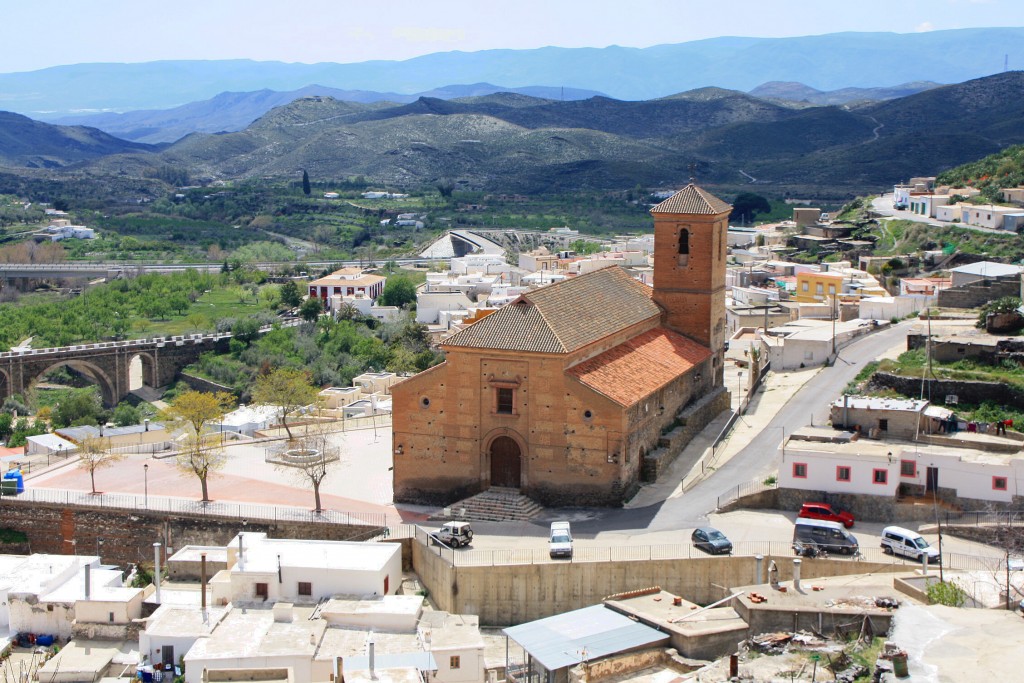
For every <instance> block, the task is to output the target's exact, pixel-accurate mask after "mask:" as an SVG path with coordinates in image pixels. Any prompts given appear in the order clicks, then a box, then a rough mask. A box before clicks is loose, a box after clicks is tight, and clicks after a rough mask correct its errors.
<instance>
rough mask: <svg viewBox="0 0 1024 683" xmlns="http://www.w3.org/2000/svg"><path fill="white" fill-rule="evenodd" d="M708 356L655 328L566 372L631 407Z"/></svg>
mask: <svg viewBox="0 0 1024 683" xmlns="http://www.w3.org/2000/svg"><path fill="white" fill-rule="evenodd" d="M710 356H711V349H709V348H707V347H706V346H701V345H700V344H698V343H697V342H695V341H693V340H692V339H687V338H686V337H684V336H683V335H681V334H677V333H676V332H672V331H671V330H668V329H665V328H663V327H657V328H654V329H653V330H648V331H647V332H644V333H643V334H640V335H637V336H636V337H633V338H632V339H630V340H629V341H627V342H623V343H622V344H619V345H618V346H615V347H613V348H611V349H608V350H607V351H605V352H604V353H602V354H601V355H599V356H595V357H594V358H591V359H589V360H585V361H583V362H582V363H579V364H577V365H574V366H573V367H571V368H569V369H568V370H567V371H566V372H568V373H569V375H571V376H574V377H576V379H578V380H579V381H580V382H582V383H583V384H584V385H586V386H588V387H590V388H591V389H593V390H594V391H596V392H598V393H600V394H603V395H604V396H607V397H608V398H610V399H611V400H613V401H615V402H616V403H618V404H619V405H622V406H631V405H633V404H634V403H636V402H637V401H639V400H641V399H643V398H644V397H646V396H649V395H650V394H652V393H653V392H655V391H657V390H658V389H661V388H662V387H664V386H665V385H666V384H668V383H669V382H671V381H673V380H674V379H676V378H677V377H679V376H680V375H682V374H683V373H685V372H688V371H689V370H691V369H693V367H694V366H696V365H698V364H700V363H702V362H704V361H705V360H707V359H708V358H709V357H710Z"/></svg>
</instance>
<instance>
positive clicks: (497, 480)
mask: <svg viewBox="0 0 1024 683" xmlns="http://www.w3.org/2000/svg"><path fill="white" fill-rule="evenodd" d="M521 476H522V454H521V453H520V451H519V444H518V443H516V441H515V439H513V438H511V437H508V436H499V437H498V438H496V439H495V440H494V441H492V442H491V486H504V487H507V488H514V489H517V488H519V485H520V481H521Z"/></svg>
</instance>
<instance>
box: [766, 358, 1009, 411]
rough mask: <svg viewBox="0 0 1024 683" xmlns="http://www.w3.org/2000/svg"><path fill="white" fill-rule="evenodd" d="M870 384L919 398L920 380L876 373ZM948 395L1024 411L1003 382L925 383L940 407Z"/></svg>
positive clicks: (953, 381)
mask: <svg viewBox="0 0 1024 683" xmlns="http://www.w3.org/2000/svg"><path fill="white" fill-rule="evenodd" d="M773 367H774V365H773ZM871 384H872V386H875V387H880V388H885V389H893V390H895V391H896V392H897V393H900V394H903V395H904V396H919V395H920V393H921V378H920V377H903V376H901V375H893V374H890V373H887V372H876V373H875V374H873V375H872V376H871ZM948 395H955V396H957V397H958V398H959V400H960V402H961V403H973V404H976V405H977V404H981V403H983V402H985V401H995V402H996V403H1000V404H1002V405H1008V406H1013V407H1014V408H1024V392H1021V391H1018V390H1016V389H1014V388H1013V387H1011V386H1010V385H1008V384H1003V383H1001V382H966V381H962V380H939V379H931V378H927V379H926V380H925V397H928V396H931V397H932V399H933V400H934V401H935V402H936V403H939V404H941V403H942V402H943V401H944V400H945V398H946V396H948Z"/></svg>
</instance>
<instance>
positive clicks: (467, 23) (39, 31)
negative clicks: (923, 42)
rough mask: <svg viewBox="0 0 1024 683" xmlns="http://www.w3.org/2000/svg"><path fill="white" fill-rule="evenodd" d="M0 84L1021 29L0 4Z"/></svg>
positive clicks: (492, 8)
mask: <svg viewBox="0 0 1024 683" xmlns="http://www.w3.org/2000/svg"><path fill="white" fill-rule="evenodd" d="M0 7H2V11H0V22H2V26H3V29H2V36H3V39H2V40H0V73H13V72H19V71H32V70H35V69H41V68H45V67H49V66H59V65H63V64H78V63H88V62H148V61H154V60H161V59H255V60H274V61H283V62H304V63H314V62H342V63H345V62H362V61H367V60H372V59H388V60H404V59H409V58H411V57H416V56H419V55H423V54H429V53H432V52H449V51H452V50H462V51H467V52H475V51H478V50H488V49H496V48H514V49H528V48H537V47H544V46H549V45H551V46H558V47H606V46H608V45H620V46H624V47H649V46H651V45H659V44H665V43H682V42H687V41H691V40H700V39H704V38H715V37H719V36H725V35H731V36H754V37H786V36H802V35H818V34H824V33H837V32H842V31H892V32H895V33H912V32H915V31H934V30H943V29H955V28H970V27H996V26H1024V0H856V1H855V2H854V1H851V0H711V1H706V0H469V1H466V0H291V1H283V0H172V1H168V0H131V1H130V2H129V1H127V0H3V2H2V3H0Z"/></svg>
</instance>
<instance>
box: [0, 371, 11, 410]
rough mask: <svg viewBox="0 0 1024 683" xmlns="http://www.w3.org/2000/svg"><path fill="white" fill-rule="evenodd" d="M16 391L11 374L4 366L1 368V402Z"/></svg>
mask: <svg viewBox="0 0 1024 683" xmlns="http://www.w3.org/2000/svg"><path fill="white" fill-rule="evenodd" d="M13 393H14V385H12V384H11V375H10V373H8V372H7V371H6V370H4V369H3V368H0V403H3V400H4V399H5V398H7V397H8V396H10V395H11V394H13Z"/></svg>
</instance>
